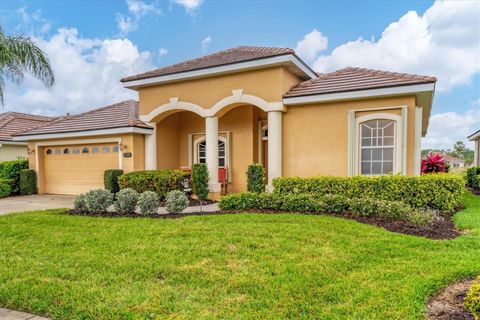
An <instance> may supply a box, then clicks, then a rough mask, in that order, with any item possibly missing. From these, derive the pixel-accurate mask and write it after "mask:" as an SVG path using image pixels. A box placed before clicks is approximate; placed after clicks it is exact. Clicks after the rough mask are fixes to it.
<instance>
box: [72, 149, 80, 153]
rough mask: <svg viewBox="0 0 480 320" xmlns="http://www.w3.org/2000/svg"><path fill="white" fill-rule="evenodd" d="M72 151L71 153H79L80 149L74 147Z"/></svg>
mask: <svg viewBox="0 0 480 320" xmlns="http://www.w3.org/2000/svg"><path fill="white" fill-rule="evenodd" d="M72 153H73V154H79V153H80V149H78V148H75V149H73V151H72Z"/></svg>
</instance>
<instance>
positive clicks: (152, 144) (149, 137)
mask: <svg viewBox="0 0 480 320" xmlns="http://www.w3.org/2000/svg"><path fill="white" fill-rule="evenodd" d="M147 124H148V125H149V126H150V127H152V128H153V130H152V131H153V132H152V134H146V135H145V170H157V123H156V122H149V123H147Z"/></svg>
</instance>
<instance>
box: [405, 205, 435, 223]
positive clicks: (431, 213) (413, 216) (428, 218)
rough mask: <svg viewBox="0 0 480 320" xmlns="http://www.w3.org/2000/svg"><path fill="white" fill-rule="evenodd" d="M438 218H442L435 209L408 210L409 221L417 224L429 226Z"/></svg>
mask: <svg viewBox="0 0 480 320" xmlns="http://www.w3.org/2000/svg"><path fill="white" fill-rule="evenodd" d="M438 219H442V218H441V217H440V216H439V215H438V213H437V212H436V211H435V210H431V209H416V210H413V211H410V212H408V214H407V221H409V222H411V223H413V224H416V225H417V226H428V225H430V224H432V223H433V222H435V221H436V220H438Z"/></svg>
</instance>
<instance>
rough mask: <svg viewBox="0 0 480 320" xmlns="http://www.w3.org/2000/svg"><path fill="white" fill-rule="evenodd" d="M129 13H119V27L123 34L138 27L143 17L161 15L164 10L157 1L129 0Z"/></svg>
mask: <svg viewBox="0 0 480 320" xmlns="http://www.w3.org/2000/svg"><path fill="white" fill-rule="evenodd" d="M127 6H128V14H127V15H124V14H121V13H117V27H118V30H119V32H120V35H121V36H125V35H126V34H128V33H129V32H131V31H135V30H137V29H138V26H139V24H140V20H141V19H142V17H144V16H146V15H149V14H154V15H160V14H161V13H162V11H161V10H160V9H159V8H157V6H156V4H155V3H145V2H143V1H140V0H127Z"/></svg>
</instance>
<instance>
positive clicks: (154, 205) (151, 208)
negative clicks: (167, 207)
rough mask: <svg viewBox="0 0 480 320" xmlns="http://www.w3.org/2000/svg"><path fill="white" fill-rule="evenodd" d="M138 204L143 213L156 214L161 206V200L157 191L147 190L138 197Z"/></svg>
mask: <svg viewBox="0 0 480 320" xmlns="http://www.w3.org/2000/svg"><path fill="white" fill-rule="evenodd" d="M137 204H138V207H139V208H140V212H141V213H142V214H143V215H154V214H157V211H158V208H159V207H160V200H159V199H158V196H157V194H156V193H155V192H153V191H145V192H144V193H142V194H141V195H140V197H138V203H137Z"/></svg>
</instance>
